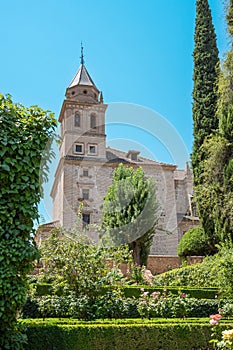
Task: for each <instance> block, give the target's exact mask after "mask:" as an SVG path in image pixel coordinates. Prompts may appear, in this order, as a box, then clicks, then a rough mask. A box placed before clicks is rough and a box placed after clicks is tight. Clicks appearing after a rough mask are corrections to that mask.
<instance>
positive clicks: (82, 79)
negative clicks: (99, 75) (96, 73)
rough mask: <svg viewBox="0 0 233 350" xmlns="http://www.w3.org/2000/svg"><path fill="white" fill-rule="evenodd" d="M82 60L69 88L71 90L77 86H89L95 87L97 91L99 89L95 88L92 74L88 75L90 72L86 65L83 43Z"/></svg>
mask: <svg viewBox="0 0 233 350" xmlns="http://www.w3.org/2000/svg"><path fill="white" fill-rule="evenodd" d="M80 60H81V65H80V67H79V69H78V72H77V73H76V75H75V77H74V79H73V80H72V82H71V83H70V85H69V86H68V88H71V87H73V86H77V85H87V86H93V87H95V88H96V89H97V87H96V86H95V83H94V82H93V80H92V79H91V77H90V74H89V73H88V71H87V69H86V67H85V65H84V54H83V45H82V43H81V56H80Z"/></svg>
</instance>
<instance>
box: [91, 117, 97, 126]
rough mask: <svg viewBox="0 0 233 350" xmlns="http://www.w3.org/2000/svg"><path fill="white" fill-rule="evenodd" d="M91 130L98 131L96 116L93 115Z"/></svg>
mask: <svg viewBox="0 0 233 350" xmlns="http://www.w3.org/2000/svg"><path fill="white" fill-rule="evenodd" d="M91 129H96V116H95V115H93V114H92V115H91Z"/></svg>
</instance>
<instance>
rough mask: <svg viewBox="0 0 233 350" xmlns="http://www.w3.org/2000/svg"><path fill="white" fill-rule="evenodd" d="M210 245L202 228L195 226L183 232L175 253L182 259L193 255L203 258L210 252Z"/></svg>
mask: <svg viewBox="0 0 233 350" xmlns="http://www.w3.org/2000/svg"><path fill="white" fill-rule="evenodd" d="M211 245H212V241H211V242H209V237H208V236H207V235H206V234H205V231H204V230H203V228H202V226H196V227H194V228H192V229H190V230H188V231H187V232H185V234H184V235H183V237H182V238H181V240H180V242H179V244H178V249H177V253H178V255H179V256H180V257H183V258H186V257H187V256H195V255H197V256H198V255H199V256H203V255H206V253H208V252H209V253H211V252H212V246H211ZM208 247H209V251H208Z"/></svg>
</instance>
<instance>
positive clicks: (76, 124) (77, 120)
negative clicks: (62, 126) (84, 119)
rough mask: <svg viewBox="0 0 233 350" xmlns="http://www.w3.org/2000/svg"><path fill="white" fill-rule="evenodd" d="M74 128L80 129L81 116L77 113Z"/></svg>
mask: <svg viewBox="0 0 233 350" xmlns="http://www.w3.org/2000/svg"><path fill="white" fill-rule="evenodd" d="M74 126H76V127H79V128H80V115H79V114H78V113H76V114H75V116H74Z"/></svg>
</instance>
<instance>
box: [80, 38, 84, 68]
mask: <svg viewBox="0 0 233 350" xmlns="http://www.w3.org/2000/svg"><path fill="white" fill-rule="evenodd" d="M80 58H81V64H82V65H83V64H84V55H83V43H82V41H81V57H80Z"/></svg>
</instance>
